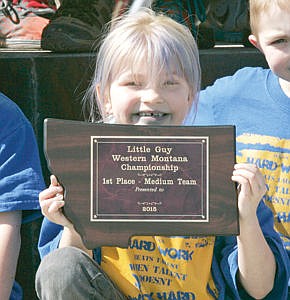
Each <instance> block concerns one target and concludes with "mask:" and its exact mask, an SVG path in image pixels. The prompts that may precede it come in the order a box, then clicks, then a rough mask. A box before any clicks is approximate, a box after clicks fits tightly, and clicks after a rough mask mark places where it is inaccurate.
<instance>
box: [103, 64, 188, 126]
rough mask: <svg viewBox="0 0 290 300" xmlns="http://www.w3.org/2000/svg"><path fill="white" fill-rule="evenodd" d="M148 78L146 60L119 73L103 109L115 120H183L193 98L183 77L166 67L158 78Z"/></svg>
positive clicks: (147, 122)
mask: <svg viewBox="0 0 290 300" xmlns="http://www.w3.org/2000/svg"><path fill="white" fill-rule="evenodd" d="M149 79H150V78H149V76H148V73H147V72H146V65H145V64H144V65H143V64H142V65H141V66H140V67H138V68H136V71H135V73H134V74H132V72H131V70H129V69H127V70H126V69H125V70H122V71H121V72H120V73H118V74H117V75H116V76H115V77H114V78H113V80H112V82H111V86H110V89H109V95H108V96H107V97H106V99H105V110H106V113H107V114H113V116H114V119H115V122H116V123H118V124H133V125H180V124H182V122H183V120H184V118H185V116H186V114H187V112H188V110H189V108H190V106H191V104H192V101H193V99H192V98H193V97H192V95H191V94H192V93H191V92H190V88H189V86H188V84H187V82H186V80H185V79H184V78H181V77H179V76H177V75H174V74H173V75H172V74H170V75H169V74H167V73H166V72H165V71H164V72H161V74H160V76H158V81H155V82H152V80H149Z"/></svg>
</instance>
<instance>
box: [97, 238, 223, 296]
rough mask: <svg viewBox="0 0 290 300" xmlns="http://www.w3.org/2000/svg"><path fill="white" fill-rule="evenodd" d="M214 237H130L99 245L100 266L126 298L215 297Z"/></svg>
mask: <svg viewBox="0 0 290 300" xmlns="http://www.w3.org/2000/svg"><path fill="white" fill-rule="evenodd" d="M214 242H215V238H214V237H163V236H146V237H145V236H142V237H133V238H132V239H131V241H130V245H129V247H128V249H123V248H116V247H102V260H101V266H102V269H103V270H104V271H105V272H106V274H108V276H109V277H110V278H111V280H112V281H113V282H114V283H115V285H116V286H117V287H118V288H119V289H120V291H121V292H122V293H123V294H124V295H125V296H127V297H128V298H129V299H164V300H165V299H168V300H169V299H171V300H181V299H188V300H191V299H200V300H207V299H215V298H217V294H218V292H217V289H216V287H215V284H214V282H213V278H212V274H211V265H212V258H213V250H214Z"/></svg>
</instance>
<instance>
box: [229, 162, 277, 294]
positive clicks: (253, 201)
mask: <svg viewBox="0 0 290 300" xmlns="http://www.w3.org/2000/svg"><path fill="white" fill-rule="evenodd" d="M232 179H233V180H234V181H236V182H238V183H239V185H240V190H239V197H238V206H239V220H240V235H239V236H238V237H237V243H238V266H239V271H238V278H239V281H240V283H241V284H242V286H243V288H244V289H245V290H246V291H247V293H248V294H249V295H251V296H252V297H254V298H257V299H261V298H264V297H265V296H266V295H267V294H268V293H269V292H270V291H271V290H272V288H273V286H274V280H275V273H276V262H275V257H274V255H273V252H272V251H271V249H270V247H269V245H268V243H267V241H266V239H265V237H264V235H263V233H262V230H261V228H260V225H259V221H258V218H257V213H256V212H257V207H258V205H259V202H260V199H261V198H262V196H263V195H264V194H265V192H266V186H265V181H264V177H263V175H262V174H261V173H260V171H259V170H258V168H257V167H256V166H255V165H251V164H237V165H236V166H235V170H234V172H233V177H232Z"/></svg>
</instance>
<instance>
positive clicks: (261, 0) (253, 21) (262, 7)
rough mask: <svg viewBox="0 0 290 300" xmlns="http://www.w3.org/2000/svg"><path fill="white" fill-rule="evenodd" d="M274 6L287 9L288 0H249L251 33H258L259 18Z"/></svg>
mask: <svg viewBox="0 0 290 300" xmlns="http://www.w3.org/2000/svg"><path fill="white" fill-rule="evenodd" d="M275 6H276V7H277V6H278V7H280V8H281V9H283V10H289V0H249V10H250V26H251V31H252V33H253V34H255V35H257V34H258V33H259V29H258V23H259V18H260V17H261V16H262V15H263V13H265V12H269V11H271V10H272V8H273V7H275Z"/></svg>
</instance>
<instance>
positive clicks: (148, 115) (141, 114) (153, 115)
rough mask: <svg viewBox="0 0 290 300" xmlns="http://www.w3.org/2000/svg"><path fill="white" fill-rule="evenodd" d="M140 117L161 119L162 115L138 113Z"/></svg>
mask: <svg viewBox="0 0 290 300" xmlns="http://www.w3.org/2000/svg"><path fill="white" fill-rule="evenodd" d="M138 114H139V116H140V117H155V118H158V117H159V118H160V117H162V116H163V115H164V114H163V113H160V112H158V113H157V112H156V113H155V112H139V113H138Z"/></svg>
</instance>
